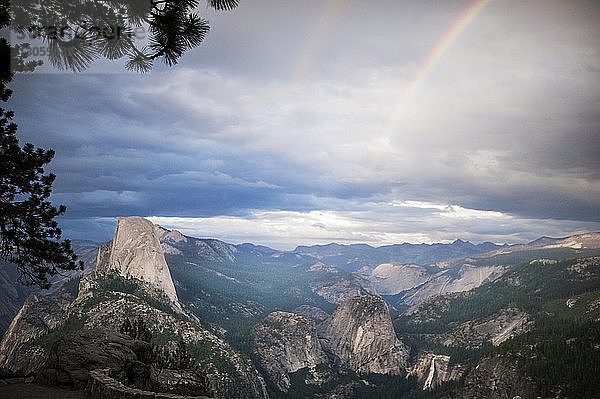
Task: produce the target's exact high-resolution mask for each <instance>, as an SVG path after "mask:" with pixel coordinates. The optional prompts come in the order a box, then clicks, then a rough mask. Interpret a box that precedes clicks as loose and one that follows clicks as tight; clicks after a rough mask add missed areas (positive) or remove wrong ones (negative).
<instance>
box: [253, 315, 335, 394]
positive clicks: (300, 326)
mask: <svg viewBox="0 0 600 399" xmlns="http://www.w3.org/2000/svg"><path fill="white" fill-rule="evenodd" d="M252 338H253V346H254V347H253V351H254V353H255V355H256V358H257V360H258V362H259V364H260V365H261V367H262V369H263V370H265V372H266V373H267V374H268V375H269V378H270V379H271V381H272V382H273V383H274V384H275V385H276V386H277V388H278V389H279V390H281V391H284V392H286V391H287V390H288V389H289V387H290V379H289V373H293V372H295V371H298V370H300V369H302V368H305V367H308V368H309V369H310V368H314V367H315V366H317V365H320V364H327V363H328V362H329V360H328V359H327V355H326V354H325V352H323V349H322V348H321V345H320V344H319V339H318V337H317V330H316V326H315V321H314V320H313V319H310V318H308V317H306V316H302V315H299V314H294V313H287V312H273V313H271V314H269V315H268V316H267V317H266V318H264V319H263V320H262V321H261V322H260V323H259V324H258V325H257V326H256V327H255V328H254V331H253V337H252Z"/></svg>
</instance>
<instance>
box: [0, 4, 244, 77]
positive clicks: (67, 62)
mask: <svg viewBox="0 0 600 399" xmlns="http://www.w3.org/2000/svg"><path fill="white" fill-rule="evenodd" d="M238 3H239V0H209V1H208V3H207V4H208V6H209V7H211V8H214V9H216V10H230V9H233V8H235V7H236V6H237V5H238ZM199 5H200V1H199V0H146V1H140V0H130V1H123V0H97V1H85V0H51V1H48V0H45V1H41V0H38V1H32V0H13V1H12V2H11V5H10V7H5V8H4V9H2V8H0V16H1V15H2V12H4V16H5V19H6V20H8V21H9V23H8V26H9V27H10V28H11V29H12V30H13V31H14V32H15V33H16V35H15V38H17V39H21V40H25V41H26V40H42V41H43V43H44V44H45V46H46V47H45V49H46V48H47V52H48V54H47V56H48V59H49V61H50V63H51V64H52V65H53V66H54V67H56V68H59V69H70V70H74V71H83V70H84V69H86V68H87V67H88V66H89V65H90V64H91V63H92V62H93V61H94V60H95V59H98V58H106V59H108V60H116V59H120V58H123V57H127V58H128V62H127V65H126V67H127V68H128V69H130V70H134V71H138V72H147V71H149V70H150V69H151V68H152V65H153V62H154V61H155V60H156V59H159V58H161V59H162V60H163V61H164V62H165V63H166V64H167V65H169V66H171V65H174V64H176V63H177V61H178V59H179V57H181V56H182V55H183V54H184V53H185V52H186V51H187V50H188V49H191V48H194V47H196V46H198V45H199V44H200V43H201V42H202V41H203V40H204V38H205V37H206V34H207V33H208V31H209V29H210V27H209V24H208V21H207V20H205V19H203V18H202V17H201V16H200V15H199V14H198V13H197V12H196V9H197V8H198V7H199ZM142 38H143V39H145V40H141V39H142ZM140 41H141V42H147V44H146V45H144V46H142V47H140V43H138V42H140ZM44 51H46V50H44Z"/></svg>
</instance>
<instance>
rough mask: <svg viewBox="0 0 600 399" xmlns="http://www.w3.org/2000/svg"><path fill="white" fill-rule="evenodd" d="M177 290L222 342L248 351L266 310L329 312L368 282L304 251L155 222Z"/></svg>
mask: <svg viewBox="0 0 600 399" xmlns="http://www.w3.org/2000/svg"><path fill="white" fill-rule="evenodd" d="M155 229H156V232H157V233H156V234H157V236H158V237H159V238H160V243H161V246H162V248H163V251H164V253H165V259H166V261H167V264H168V266H169V269H170V271H171V275H172V278H173V282H174V285H175V288H176V291H177V296H178V298H179V300H180V301H181V302H182V303H185V304H186V306H187V307H188V309H189V310H190V312H192V313H193V314H194V315H195V316H196V317H198V319H200V320H202V321H203V323H204V324H205V325H206V326H208V328H210V329H211V331H213V332H214V333H215V334H217V335H218V336H220V337H222V338H223V339H225V340H226V341H227V342H229V343H231V344H232V345H234V346H236V347H238V348H239V349H243V350H246V351H248V350H249V348H248V340H249V334H250V329H251V327H252V325H254V324H255V323H256V322H258V321H259V320H261V319H263V318H264V317H265V316H267V315H268V314H269V313H271V312H275V311H284V312H292V311H293V310H294V309H296V308H297V307H299V306H302V305H306V306H312V307H317V308H320V309H322V310H324V311H325V312H331V311H332V310H333V309H334V308H335V307H336V305H338V304H340V303H342V302H343V301H344V300H346V299H348V298H351V297H353V296H356V295H364V294H370V293H374V291H375V290H374V288H373V286H372V284H371V283H370V282H369V281H368V280H366V279H364V278H362V277H360V276H358V275H355V274H352V273H349V272H346V271H344V270H341V269H338V268H336V267H333V266H330V265H326V264H324V263H322V262H319V261H318V260H317V259H315V258H313V257H311V256H309V255H301V254H297V253H293V252H285V251H277V250H274V249H271V248H268V247H264V246H257V245H253V244H248V243H246V244H240V245H233V244H228V243H225V242H223V241H219V240H215V239H198V238H194V237H188V236H184V235H183V234H181V233H179V232H177V231H175V230H173V231H169V230H166V229H163V228H161V227H155Z"/></svg>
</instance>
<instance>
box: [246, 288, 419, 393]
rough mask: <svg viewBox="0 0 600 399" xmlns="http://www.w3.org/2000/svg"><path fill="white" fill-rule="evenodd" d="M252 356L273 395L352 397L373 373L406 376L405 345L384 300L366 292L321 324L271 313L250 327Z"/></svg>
mask: <svg viewBox="0 0 600 399" xmlns="http://www.w3.org/2000/svg"><path fill="white" fill-rule="evenodd" d="M252 355H253V357H254V358H255V359H256V361H257V363H258V365H259V369H260V370H262V371H263V374H264V375H265V376H266V377H267V381H268V382H269V383H270V384H271V389H270V393H271V396H272V397H302V398H312V397H315V398H316V397H322V395H331V396H333V397H354V395H355V394H356V392H355V390H356V389H357V388H365V387H369V385H368V384H369V383H368V380H369V379H371V378H373V376H375V378H396V377H397V378H402V379H404V377H405V376H406V369H407V365H408V357H409V349H408V348H407V347H406V345H404V344H403V343H402V342H401V341H400V340H398V338H397V337H396V333H395V332H394V329H393V326H392V320H391V318H390V314H389V310H388V307H387V305H386V304H385V302H384V301H383V300H382V299H381V298H378V297H375V296H369V295H365V296H356V297H352V298H349V299H347V300H346V301H344V302H343V303H342V304H340V305H339V306H338V307H337V308H336V309H335V310H334V311H333V313H332V314H331V315H330V316H329V317H327V318H326V319H325V320H323V321H320V322H317V321H315V320H313V319H311V318H309V317H306V316H302V315H299V314H294V313H289V312H273V313H271V314H269V315H268V316H267V317H265V318H264V319H263V320H261V321H260V322H259V323H258V324H257V325H256V326H255V327H254V328H253V333H252ZM365 383H366V385H365ZM371 388H373V387H371ZM338 391H343V392H345V393H343V394H340V392H338ZM367 391H368V390H367ZM334 392H337V393H335V394H334ZM373 393H374V392H371V393H370V394H371V395H372V394H373ZM336 395H337V396H336Z"/></svg>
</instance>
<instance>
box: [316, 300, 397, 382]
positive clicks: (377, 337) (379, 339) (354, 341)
mask: <svg viewBox="0 0 600 399" xmlns="http://www.w3.org/2000/svg"><path fill="white" fill-rule="evenodd" d="M317 332H318V334H319V341H320V342H321V345H322V347H323V349H324V350H325V352H326V353H327V354H328V356H329V357H330V359H331V360H332V361H333V363H334V364H335V365H336V366H338V367H341V368H346V369H350V370H353V371H355V372H356V373H358V374H365V373H375V374H392V375H397V374H401V373H402V372H403V371H404V370H405V369H406V366H407V361H408V357H409V349H408V347H407V346H406V345H404V344H403V343H402V342H401V341H400V340H399V339H398V338H397V336H396V333H395V332H394V327H393V326H392V319H391V318H390V314H389V310H388V307H387V304H386V303H385V301H384V300H383V299H381V298H379V297H375V296H369V295H364V296H359V297H354V298H351V299H349V300H347V301H345V302H344V303H342V304H341V305H340V306H338V307H337V308H336V309H335V310H334V311H333V313H332V314H331V315H330V316H329V317H328V318H327V319H326V320H325V321H323V322H322V323H321V324H319V326H318V327H317Z"/></svg>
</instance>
